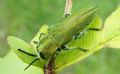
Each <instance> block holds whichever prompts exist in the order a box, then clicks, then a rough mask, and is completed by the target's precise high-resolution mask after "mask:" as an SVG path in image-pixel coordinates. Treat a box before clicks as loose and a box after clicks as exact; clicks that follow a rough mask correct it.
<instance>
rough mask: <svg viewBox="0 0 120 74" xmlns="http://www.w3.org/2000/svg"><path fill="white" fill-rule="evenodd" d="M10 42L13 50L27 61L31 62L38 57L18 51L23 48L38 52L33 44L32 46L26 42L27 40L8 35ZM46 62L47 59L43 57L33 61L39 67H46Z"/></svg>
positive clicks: (33, 52)
mask: <svg viewBox="0 0 120 74" xmlns="http://www.w3.org/2000/svg"><path fill="white" fill-rule="evenodd" d="M8 43H9V45H10V47H11V49H12V50H14V52H15V53H16V54H17V55H18V57H19V58H20V59H21V60H22V61H24V62H25V63H28V64H30V63H31V62H32V61H33V60H34V59H35V58H36V57H31V56H29V55H27V54H25V53H22V52H20V51H18V49H21V50H23V51H26V52H28V53H31V54H36V53H35V50H34V49H33V48H32V46H30V45H29V44H28V43H26V42H25V41H23V40H21V39H19V38H17V37H13V36H9V37H8ZM44 63H45V61H44V60H42V59H39V60H38V61H36V62H35V63H33V65H35V66H37V67H41V68H43V67H44Z"/></svg>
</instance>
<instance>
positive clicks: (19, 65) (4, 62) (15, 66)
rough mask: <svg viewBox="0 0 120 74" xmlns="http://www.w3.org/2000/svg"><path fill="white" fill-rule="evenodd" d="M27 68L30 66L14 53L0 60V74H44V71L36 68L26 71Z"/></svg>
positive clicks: (32, 67)
mask: <svg viewBox="0 0 120 74" xmlns="http://www.w3.org/2000/svg"><path fill="white" fill-rule="evenodd" d="M28 58H29V57H28ZM26 66H28V64H25V63H23V62H22V61H21V60H20V59H19V58H18V57H17V56H16V54H15V53H14V52H13V51H10V53H8V55H7V56H5V57H4V58H2V59H1V58H0V74H43V71H42V69H40V68H37V67H34V66H31V67H30V68H28V69H27V70H26V71H24V68H25V67H26Z"/></svg>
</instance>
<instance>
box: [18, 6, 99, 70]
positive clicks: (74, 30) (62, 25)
mask: <svg viewBox="0 0 120 74" xmlns="http://www.w3.org/2000/svg"><path fill="white" fill-rule="evenodd" d="M96 9H97V8H96V7H91V8H88V9H85V10H81V11H79V12H76V13H74V14H72V15H69V16H68V17H67V18H65V19H64V20H62V21H61V22H59V23H58V24H55V25H53V26H50V27H48V29H47V30H46V32H45V33H40V34H39V37H37V41H35V40H34V39H33V41H32V42H33V43H32V44H35V45H36V46H35V49H36V52H37V54H32V53H29V52H26V51H24V50H23V49H21V48H19V49H18V51H19V52H22V53H24V54H27V55H29V56H31V57H34V58H35V59H34V60H33V61H32V62H31V63H30V64H29V65H28V66H27V67H26V68H25V69H27V68H28V67H29V66H30V65H32V64H33V63H34V62H35V61H37V60H39V59H40V58H42V59H43V60H47V59H49V58H50V57H51V56H52V55H53V54H56V53H57V52H59V51H60V50H61V49H67V50H68V49H69V48H68V47H66V46H65V45H66V44H68V43H69V42H70V41H71V40H72V39H76V38H77V36H78V35H79V33H81V32H83V31H85V30H96V31H99V30H100V29H97V28H88V26H89V23H90V22H91V21H92V19H93V17H94V16H95V13H96ZM76 48H77V47H76ZM79 49H80V50H82V51H83V52H86V51H87V50H86V49H82V48H79Z"/></svg>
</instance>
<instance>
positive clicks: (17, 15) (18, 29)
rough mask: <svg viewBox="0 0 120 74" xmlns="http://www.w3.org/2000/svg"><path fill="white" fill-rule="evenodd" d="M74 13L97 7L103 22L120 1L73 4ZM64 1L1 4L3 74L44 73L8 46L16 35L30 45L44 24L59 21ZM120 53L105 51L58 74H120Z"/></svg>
mask: <svg viewBox="0 0 120 74" xmlns="http://www.w3.org/2000/svg"><path fill="white" fill-rule="evenodd" d="M73 1H74V2H73V9H72V12H74V11H77V10H79V9H81V8H87V7H89V6H94V5H96V6H98V7H99V11H98V14H100V17H101V18H102V20H103V22H104V21H105V19H106V18H107V17H108V16H109V15H110V14H111V13H112V12H113V11H114V10H115V9H116V8H117V7H118V6H119V5H120V0H73ZM64 6H65V0H0V74H21V73H22V74H41V72H42V71H41V69H39V68H36V67H30V68H29V69H28V70H27V71H24V68H25V67H26V66H27V64H25V63H23V62H22V61H21V60H20V59H19V58H18V57H17V56H16V54H15V53H14V52H13V51H10V48H9V46H8V44H7V41H6V38H7V37H8V36H9V35H14V36H17V37H19V38H22V39H24V40H25V41H27V42H30V40H31V39H32V38H33V37H34V35H35V34H36V33H37V31H38V30H39V28H40V27H41V26H42V25H43V24H48V25H52V24H55V23H57V22H59V21H60V19H61V18H62V17H63V13H64ZM119 61H120V50H118V49H110V48H106V49H103V50H101V51H99V52H97V53H95V54H94V55H92V56H90V57H88V58H87V59H85V60H83V61H81V62H79V63H77V64H74V65H72V66H70V67H67V68H66V69H65V70H61V71H60V72H59V74H120V62H119Z"/></svg>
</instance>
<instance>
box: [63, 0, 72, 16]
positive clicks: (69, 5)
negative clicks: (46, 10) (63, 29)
mask: <svg viewBox="0 0 120 74" xmlns="http://www.w3.org/2000/svg"><path fill="white" fill-rule="evenodd" d="M72 4H73V2H72V0H66V5H65V10H64V17H65V16H67V15H69V14H71V10H72Z"/></svg>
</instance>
